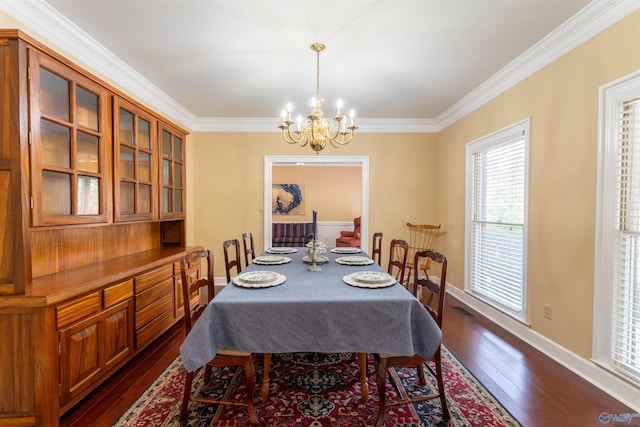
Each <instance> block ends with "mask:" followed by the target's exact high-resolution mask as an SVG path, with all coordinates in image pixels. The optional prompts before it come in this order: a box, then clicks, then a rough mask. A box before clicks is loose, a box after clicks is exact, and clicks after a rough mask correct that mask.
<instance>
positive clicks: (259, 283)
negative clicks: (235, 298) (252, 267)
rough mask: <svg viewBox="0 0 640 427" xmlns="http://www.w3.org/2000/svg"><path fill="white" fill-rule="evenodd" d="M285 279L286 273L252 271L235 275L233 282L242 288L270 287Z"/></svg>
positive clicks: (279, 283)
mask: <svg viewBox="0 0 640 427" xmlns="http://www.w3.org/2000/svg"><path fill="white" fill-rule="evenodd" d="M285 280H287V278H286V276H285V275H284V274H280V273H276V272H275V271H250V272H246V273H240V274H239V275H237V276H236V277H234V278H233V283H234V284H235V285H236V286H240V287H241V288H269V287H271V286H278V285H281V284H282V283H284V282H285Z"/></svg>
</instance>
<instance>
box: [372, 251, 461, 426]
mask: <svg viewBox="0 0 640 427" xmlns="http://www.w3.org/2000/svg"><path fill="white" fill-rule="evenodd" d="M425 258H429V259H431V261H432V262H433V263H435V264H438V265H440V277H439V278H437V279H436V278H434V279H431V278H422V277H420V271H419V269H414V276H413V281H414V285H415V286H414V288H413V294H414V296H416V298H417V296H418V294H419V292H418V290H419V288H424V289H425V290H426V291H429V292H430V293H431V294H432V295H433V296H434V298H431V299H430V300H431V304H428V305H425V308H426V309H427V310H428V311H429V313H430V314H431V316H432V317H433V319H434V320H435V322H436V324H437V325H438V327H439V328H440V329H442V320H443V319H442V318H443V315H444V299H445V295H446V292H445V288H446V284H447V257H446V256H445V255H443V254H441V253H439V252H436V251H432V250H426V251H418V252H416V254H415V255H414V258H413V262H414V265H420V263H421V262H423V260H424V259H425ZM441 350H442V344H440V345H439V346H438V349H437V350H436V352H435V354H434V355H433V358H432V359H431V361H432V362H433V365H434V366H435V369H434V367H432V366H431V364H430V363H429V362H430V361H429V360H426V359H424V358H423V357H421V356H419V355H417V354H416V355H413V356H398V355H392V354H379V355H376V360H377V363H378V367H377V376H376V382H377V385H378V393H379V400H380V407H379V408H378V419H377V422H376V427H383V426H384V425H385V424H384V410H385V407H387V406H394V405H403V404H406V403H410V402H421V401H425V400H431V399H437V398H439V399H440V404H441V406H442V416H443V419H444V420H448V419H449V408H448V407H447V398H446V396H445V389H444V381H443V377H442V357H441ZM395 367H399V368H416V369H417V370H418V378H419V381H420V384H421V385H425V384H426V378H425V374H424V369H425V368H426V369H427V371H429V373H430V374H432V375H433V376H434V377H435V378H436V383H437V385H438V390H437V393H430V394H426V395H425V394H422V395H421V394H415V395H412V397H409V396H408V395H407V393H406V391H405V389H404V387H402V386H401V385H397V384H395V382H394V380H393V376H392V375H391V374H390V373H389V368H395ZM387 375H388V376H389V379H390V380H391V382H392V383H393V385H394V387H395V388H396V390H397V393H398V399H397V400H395V401H392V402H387V400H386V394H385V387H386V382H387Z"/></svg>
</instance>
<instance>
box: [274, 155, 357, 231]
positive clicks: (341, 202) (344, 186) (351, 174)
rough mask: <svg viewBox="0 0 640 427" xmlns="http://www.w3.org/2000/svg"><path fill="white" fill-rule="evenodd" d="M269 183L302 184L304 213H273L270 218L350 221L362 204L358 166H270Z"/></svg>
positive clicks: (290, 220)
mask: <svg viewBox="0 0 640 427" xmlns="http://www.w3.org/2000/svg"><path fill="white" fill-rule="evenodd" d="M271 173H272V176H271V182H272V183H273V184H302V185H303V186H304V187H303V189H304V194H303V198H304V206H305V211H304V215H289V214H287V215H273V217H272V221H273V222H311V221H312V220H313V215H312V213H313V210H316V211H318V221H319V222H325V221H326V222H350V221H353V218H355V217H357V216H360V213H361V212H360V210H361V207H362V189H361V187H362V168H361V167H360V166H315V165H309V164H307V165H303V166H273V168H272V172H271Z"/></svg>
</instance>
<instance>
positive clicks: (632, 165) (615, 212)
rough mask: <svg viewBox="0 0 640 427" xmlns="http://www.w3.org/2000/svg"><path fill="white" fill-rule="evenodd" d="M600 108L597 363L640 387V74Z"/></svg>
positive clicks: (605, 95) (606, 95)
mask: <svg viewBox="0 0 640 427" xmlns="http://www.w3.org/2000/svg"><path fill="white" fill-rule="evenodd" d="M600 104H601V107H600V114H601V115H600V137H599V156H598V202H597V203H598V215H597V221H596V227H597V228H596V257H595V258H596V264H595V287H594V307H593V308H594V313H593V316H594V334H593V336H594V341H593V359H594V361H596V362H597V363H599V364H600V365H602V366H604V367H605V368H607V369H609V370H612V371H613V372H616V373H617V374H620V375H622V376H624V377H625V378H627V379H631V380H632V381H635V382H636V383H639V384H640V73H636V75H635V76H630V77H627V78H623V79H621V80H620V81H617V82H614V83H612V84H610V85H607V86H605V87H603V88H601V90H600Z"/></svg>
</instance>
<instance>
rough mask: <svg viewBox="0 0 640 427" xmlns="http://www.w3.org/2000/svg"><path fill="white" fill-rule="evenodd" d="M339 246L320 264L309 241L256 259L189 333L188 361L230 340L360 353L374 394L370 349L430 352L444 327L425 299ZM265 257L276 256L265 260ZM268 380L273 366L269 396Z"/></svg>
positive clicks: (264, 349)
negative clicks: (309, 249) (383, 278)
mask: <svg viewBox="0 0 640 427" xmlns="http://www.w3.org/2000/svg"><path fill="white" fill-rule="evenodd" d="M333 251H341V252H342V251H343V250H341V249H340V248H335V249H333ZM333 251H332V250H329V249H328V248H327V251H326V252H325V253H324V254H323V255H322V256H321V257H320V258H319V259H321V260H322V262H318V263H316V266H317V267H319V269H320V270H319V271H310V270H313V268H311V269H310V268H309V267H311V264H312V262H311V260H310V259H309V256H308V255H307V254H306V253H305V248H287V249H284V248H271V249H270V250H268V251H267V252H265V253H264V254H261V255H260V256H259V257H257V258H256V259H254V262H253V263H251V264H250V265H249V266H248V267H247V268H245V269H244V270H243V271H242V272H241V273H240V274H239V275H238V276H237V277H235V278H233V279H232V280H231V281H230V282H229V283H228V284H227V285H226V286H224V288H223V289H222V290H221V291H220V292H218V293H217V294H216V295H215V298H214V299H213V300H212V301H211V302H210V303H209V304H208V305H207V307H206V309H205V310H204V312H203V313H202V315H201V316H200V318H199V319H198V321H197V322H196V323H195V325H194V326H193V327H192V329H191V332H190V333H189V334H188V335H187V337H186V338H185V340H184V342H183V344H182V345H181V347H180V355H181V358H182V363H183V364H184V367H185V369H186V370H187V371H189V372H192V371H194V370H196V369H198V368H200V367H202V366H204V365H205V364H206V363H207V362H209V361H210V360H211V359H212V358H213V357H214V356H215V355H216V352H217V351H218V350H219V349H222V348H228V349H234V350H239V351H245V352H251V353H261V354H269V355H270V354H273V353H297V352H317V353H355V354H358V355H359V356H360V357H361V359H360V364H361V392H362V394H363V397H364V399H365V400H366V398H367V397H368V388H367V383H368V381H367V378H366V359H365V360H364V364H365V368H364V371H363V368H362V364H363V359H362V357H366V354H367V353H369V354H371V353H373V354H382V353H387V354H397V355H407V356H410V355H414V354H418V355H420V356H422V357H424V358H425V359H430V358H431V357H432V356H433V355H434V353H435V352H436V350H437V349H438V347H439V345H440V342H441V339H442V332H441V330H440V328H439V327H438V326H437V324H436V322H435V321H434V319H433V317H432V316H431V315H430V314H429V312H428V311H427V310H426V309H425V307H424V306H423V305H422V303H421V302H420V301H418V299H416V298H415V297H414V296H413V294H412V293H411V292H409V291H408V290H407V289H406V288H405V287H403V286H402V285H401V284H399V283H397V282H396V281H395V279H394V278H392V277H388V278H390V279H391V280H390V281H387V282H384V283H382V282H380V279H379V277H381V276H383V273H384V274H386V273H385V272H384V270H383V269H382V268H381V267H380V266H379V265H377V264H375V263H373V260H371V259H370V258H368V256H367V255H366V253H364V252H360V253H357V254H351V253H348V254H345V253H334V252H333ZM345 251H346V249H345ZM272 252H275V253H272ZM283 252H291V253H283ZM261 259H262V260H265V261H273V262H266V263H265V264H258V262H260V260H261ZM347 259H348V260H350V261H354V262H346V261H345V260H347ZM275 260H278V262H276V261H275ZM355 260H358V261H362V262H355ZM364 262H366V263H367V264H364ZM243 278H245V279H246V281H245V280H244V279H243ZM369 279H371V280H369ZM268 360H270V358H269V359H268ZM268 381H269V379H268V366H266V367H265V375H264V377H263V381H262V398H263V400H265V399H266V396H267V394H268Z"/></svg>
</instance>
